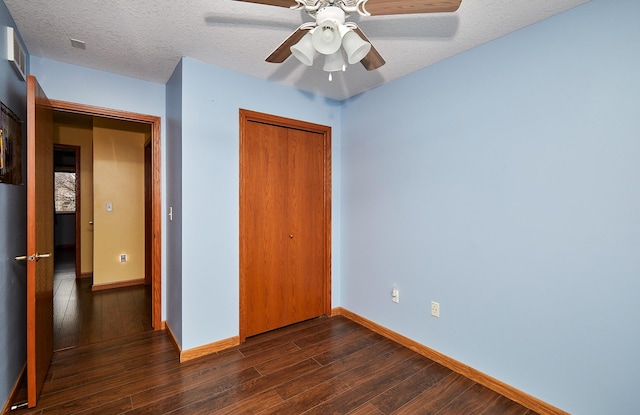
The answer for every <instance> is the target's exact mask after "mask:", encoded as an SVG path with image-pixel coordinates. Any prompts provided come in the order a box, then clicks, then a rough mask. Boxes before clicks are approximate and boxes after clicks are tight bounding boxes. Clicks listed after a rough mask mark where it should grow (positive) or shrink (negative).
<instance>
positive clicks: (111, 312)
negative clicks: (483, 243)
mask: <svg viewBox="0 0 640 415" xmlns="http://www.w3.org/2000/svg"><path fill="white" fill-rule="evenodd" d="M74 255H75V250H74V249H73V248H65V249H56V253H55V266H54V270H55V273H54V285H53V289H54V294H53V319H54V321H53V325H54V326H53V327H54V329H53V333H54V339H53V347H54V350H60V349H65V348H68V347H75V346H79V345H84V344H90V343H96V342H101V341H104V340H109V339H113V338H117V337H121V336H127V335H130V334H135V333H140V332H142V331H148V330H151V288H150V286H144V285H139V286H135V287H125V288H116V289H111V290H104V291H96V292H92V291H91V283H92V279H91V278H83V279H76V278H75V256H74Z"/></svg>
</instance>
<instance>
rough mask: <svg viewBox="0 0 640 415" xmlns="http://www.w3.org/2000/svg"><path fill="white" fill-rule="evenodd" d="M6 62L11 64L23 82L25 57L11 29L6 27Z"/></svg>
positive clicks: (25, 67) (25, 66)
mask: <svg viewBox="0 0 640 415" xmlns="http://www.w3.org/2000/svg"><path fill="white" fill-rule="evenodd" d="M7 60H8V61H9V62H11V63H12V64H13V67H14V69H15V70H16V72H18V75H19V76H20V78H21V79H22V80H24V79H25V77H26V75H25V74H26V73H27V56H26V55H25V53H24V49H22V45H21V44H20V41H19V40H18V36H16V34H15V32H14V31H13V27H7Z"/></svg>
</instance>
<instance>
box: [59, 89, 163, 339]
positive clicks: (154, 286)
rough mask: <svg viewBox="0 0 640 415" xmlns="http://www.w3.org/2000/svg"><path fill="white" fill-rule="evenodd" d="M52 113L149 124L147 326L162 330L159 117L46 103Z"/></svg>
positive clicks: (71, 104) (99, 108)
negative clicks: (149, 212) (149, 275)
mask: <svg viewBox="0 0 640 415" xmlns="http://www.w3.org/2000/svg"><path fill="white" fill-rule="evenodd" d="M50 101H51V106H52V107H53V110H54V111H62V112H69V113H74V114H82V115H89V116H96V117H101V118H110V119H114V120H120V121H132V122H136V123H141V124H149V125H150V127H151V140H150V141H151V233H152V244H151V258H152V260H151V310H152V311H151V326H152V327H153V329H154V330H162V329H164V327H163V324H162V202H161V170H160V168H161V164H160V163H161V162H160V160H161V148H160V122H161V118H160V117H157V116H154V115H146V114H139V113H134V112H128V111H121V110H114V109H110V108H103V107H96V106H92V105H85V104H78V103H73V102H66V101H58V100H50Z"/></svg>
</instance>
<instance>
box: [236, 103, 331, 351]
mask: <svg viewBox="0 0 640 415" xmlns="http://www.w3.org/2000/svg"><path fill="white" fill-rule="evenodd" d="M239 118H240V186H239V187H240V200H242V197H243V192H244V190H243V180H242V172H243V169H244V168H245V165H244V162H243V159H242V154H243V149H244V144H245V140H246V138H245V136H246V126H247V123H249V122H257V123H262V124H269V125H275V126H279V127H285V128H291V129H298V130H302V131H308V132H313V133H317V134H321V135H322V136H323V137H324V221H325V238H324V240H325V250H324V252H325V258H324V270H325V277H324V292H323V295H324V301H323V303H324V314H325V315H327V316H330V315H331V229H332V225H331V183H332V182H331V178H332V176H331V157H332V156H331V127H329V126H325V125H321V124H315V123H310V122H306V121H300V120H295V119H292V118H285V117H280V116H277V115H272V114H265V113H261V112H256V111H251V110H246V109H242V108H241V109H240V117H239ZM240 206H241V211H240V217H241V218H242V217H243V216H244V214H245V213H244V211H243V210H242V209H243V208H244V206H245V204H243V203H241V204H240ZM242 238H243V235H242V223H240V238H239V243H240V250H241V249H242ZM239 270H240V272H239V274H240V275H239V279H240V283H239V288H240V304H239V308H240V330H239V331H240V333H239V338H240V342H241V343H242V342H244V341H245V340H246V337H247V336H246V333H247V320H246V319H247V315H246V309H247V307H246V290H247V287H246V280H245V275H244V273H243V267H242V264H240V267H239Z"/></svg>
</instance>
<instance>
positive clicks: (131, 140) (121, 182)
mask: <svg viewBox="0 0 640 415" xmlns="http://www.w3.org/2000/svg"><path fill="white" fill-rule="evenodd" d="M147 138H148V135H147V134H145V133H144V132H141V131H136V130H135V129H134V130H132V124H131V123H126V122H122V121H117V120H108V119H102V118H94V128H93V169H94V171H93V174H94V220H95V225H94V245H95V246H96V247H99V249H96V252H95V254H94V271H93V272H94V275H93V284H94V287H96V286H97V287H99V286H100V285H111V284H117V283H122V282H132V281H138V280H143V279H144V143H145V141H146V140H147ZM108 203H110V204H111V206H112V210H111V211H107V204H108ZM121 254H126V256H127V261H126V262H124V263H122V262H120V255H121ZM140 283H142V281H140Z"/></svg>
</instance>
